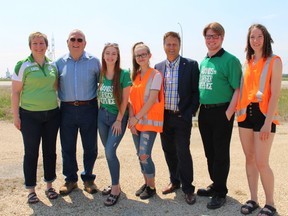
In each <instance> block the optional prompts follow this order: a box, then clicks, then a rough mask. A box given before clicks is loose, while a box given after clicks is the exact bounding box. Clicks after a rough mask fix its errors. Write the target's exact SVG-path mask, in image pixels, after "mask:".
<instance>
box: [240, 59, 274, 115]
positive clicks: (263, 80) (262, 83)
mask: <svg viewBox="0 0 288 216" xmlns="http://www.w3.org/2000/svg"><path fill="white" fill-rule="evenodd" d="M273 57H274V55H272V56H271V57H269V58H267V60H266V62H265V65H264V67H263V70H262V73H261V76H260V84H259V89H258V91H257V93H256V98H257V101H258V102H260V101H262V96H263V92H264V89H265V84H266V79H267V74H268V69H269V65H270V62H271V59H272V58H273ZM244 74H245V71H244V73H243V77H242V80H241V86H240V89H242V88H243V82H244ZM239 97H240V101H241V100H242V91H240V95H239ZM246 111H247V107H245V108H243V109H240V110H239V111H237V113H236V114H237V116H241V115H244V114H246ZM264 115H265V114H264ZM274 119H275V118H274Z"/></svg>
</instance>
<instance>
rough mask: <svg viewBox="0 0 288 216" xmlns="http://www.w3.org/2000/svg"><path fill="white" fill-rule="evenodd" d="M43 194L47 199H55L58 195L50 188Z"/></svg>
mask: <svg viewBox="0 0 288 216" xmlns="http://www.w3.org/2000/svg"><path fill="white" fill-rule="evenodd" d="M45 194H46V196H47V197H48V199H57V197H58V193H57V192H56V190H55V189H54V188H52V187H51V188H49V189H48V190H47V191H45Z"/></svg>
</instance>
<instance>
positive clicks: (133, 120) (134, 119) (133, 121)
mask: <svg viewBox="0 0 288 216" xmlns="http://www.w3.org/2000/svg"><path fill="white" fill-rule="evenodd" d="M138 121H139V119H138V118H137V117H136V116H132V117H130V118H129V128H132V127H134V126H135V125H136V124H137V122H138Z"/></svg>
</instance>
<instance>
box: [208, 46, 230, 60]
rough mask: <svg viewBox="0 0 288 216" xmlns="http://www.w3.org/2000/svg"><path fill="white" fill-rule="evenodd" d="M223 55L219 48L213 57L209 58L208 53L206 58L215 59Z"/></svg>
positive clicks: (222, 50)
mask: <svg viewBox="0 0 288 216" xmlns="http://www.w3.org/2000/svg"><path fill="white" fill-rule="evenodd" d="M224 53H225V50H224V49H223V48H221V49H220V50H219V51H218V52H217V53H216V54H215V55H213V56H211V57H209V56H208V53H207V55H206V58H215V57H221V56H222V55H223V54H224Z"/></svg>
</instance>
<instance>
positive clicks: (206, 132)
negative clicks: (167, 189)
mask: <svg viewBox="0 0 288 216" xmlns="http://www.w3.org/2000/svg"><path fill="white" fill-rule="evenodd" d="M209 112H210V111H209V110H207V109H205V108H203V107H200V111H199V116H198V126H199V131H200V135H201V139H202V142H203V147H204V152H205V156H206V159H207V166H208V172H209V176H210V179H211V180H212V182H214V177H213V167H214V146H213V133H212V126H211V125H210V124H211V123H212V120H210V119H209V118H210V114H209ZM211 186H212V185H211Z"/></svg>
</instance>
